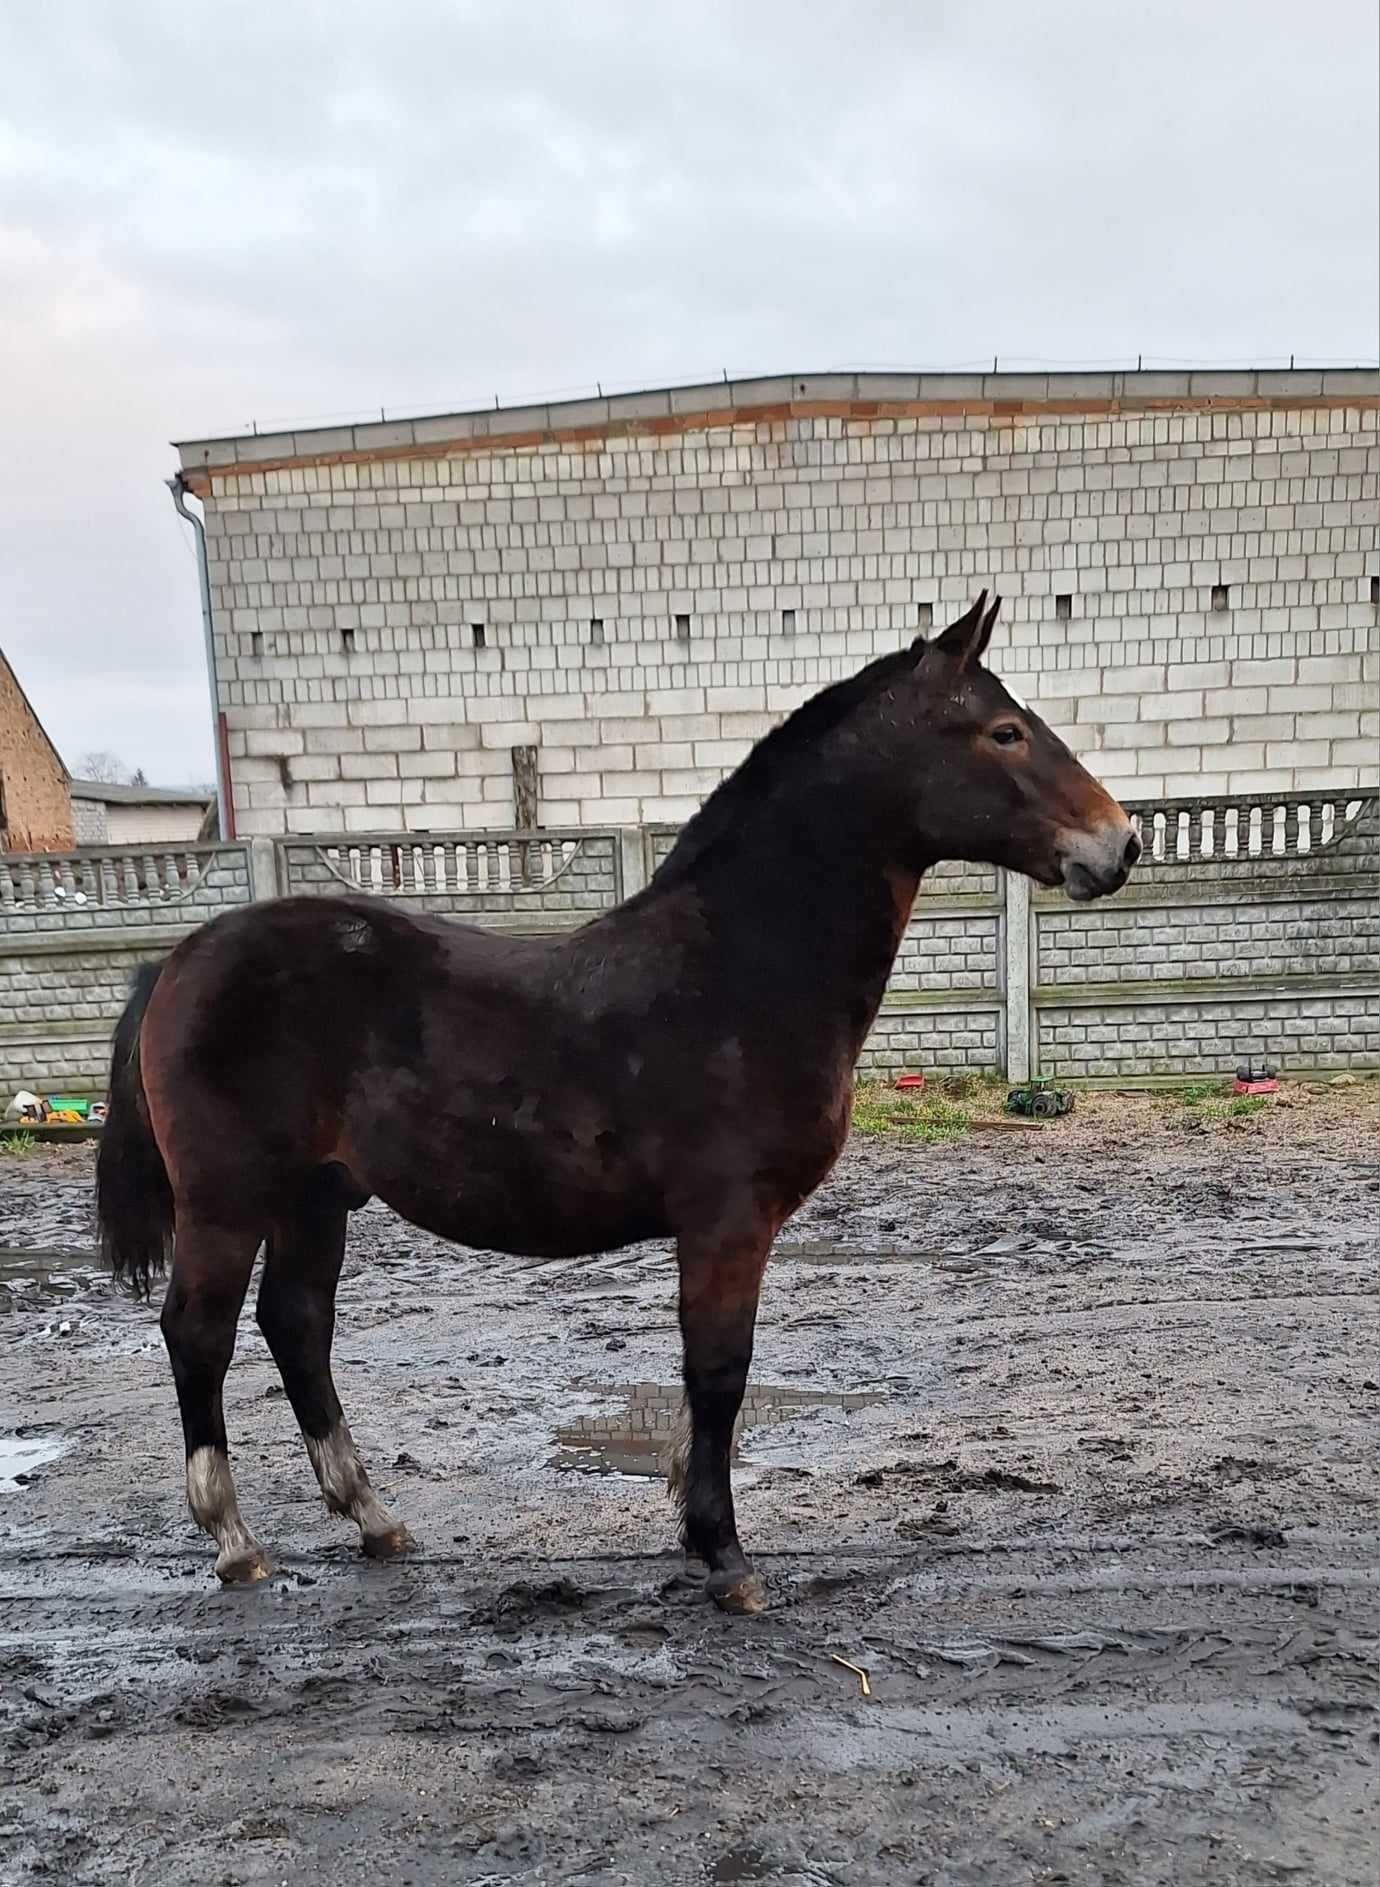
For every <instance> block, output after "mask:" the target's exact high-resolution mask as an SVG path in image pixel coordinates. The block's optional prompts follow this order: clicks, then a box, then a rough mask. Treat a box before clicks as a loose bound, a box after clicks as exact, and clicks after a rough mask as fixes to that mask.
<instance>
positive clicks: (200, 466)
mask: <svg viewBox="0 0 1380 1887" xmlns="http://www.w3.org/2000/svg"><path fill="white" fill-rule="evenodd" d="M1357 402H1360V403H1362V404H1365V405H1371V404H1380V368H1375V367H1345V368H1343V367H1332V368H1283V369H1274V368H1264V367H1252V368H1242V369H1221V368H1212V369H1201V370H1198V369H1190V370H1188V371H1184V372H1172V373H1171V372H1163V371H1160V370H1149V369H1147V370H1145V371H1128V372H1123V373H1075V372H1055V373H985V374H982V373H977V374H972V373H910V374H898V373H815V374H810V373H804V374H779V375H773V376H770V377H765V378H754V379H747V380H727V379H725V380H719V381H702V382H699V383H697V384H695V385H690V386H675V387H656V388H648V389H647V390H645V391H643V392H638V393H617V394H608V395H605V396H602V397H599V398H596V399H592V400H591V399H575V400H555V401H542V402H537V403H534V404H530V405H523V406H505V407H492V408H484V409H481V408H470V409H467V410H465V411H458V412H452V413H431V414H424V415H419V416H417V417H415V418H411V419H383V418H380V419H376V420H369V421H365V422H362V423H360V424H358V425H347V426H313V427H306V428H299V429H296V430H292V431H279V432H265V433H258V432H251V433H244V434H233V435H225V436H221V437H218V438H205V439H187V440H178V441H174V446H175V449H176V451H177V452H178V454H179V457H180V460H181V464H182V469H183V471H184V472H188V473H195V472H202V473H206V472H230V471H234V470H237V469H241V468H243V469H246V470H250V471H254V470H264V469H267V468H268V467H269V466H279V465H283V464H289V463H303V462H307V463H319V462H322V461H326V462H337V461H341V460H347V459H357V458H376V457H386V458H399V457H406V456H409V455H412V454H419V455H422V456H437V455H439V454H440V453H441V452H442V451H443V450H444V449H446V448H450V447H454V448H455V449H457V450H461V451H465V450H469V451H474V450H490V451H492V450H495V449H498V450H503V449H504V448H508V449H516V448H518V447H524V448H526V447H530V446H531V445H532V444H533V443H534V442H541V443H551V442H556V441H559V440H561V439H580V438H583V439H588V438H594V437H598V436H599V435H601V434H605V433H614V432H626V431H637V430H646V431H649V432H663V431H683V430H688V429H689V428H691V427H698V426H704V425H731V424H733V423H734V422H735V420H737V421H744V420H748V419H759V418H761V417H762V415H763V414H764V413H769V414H771V415H772V416H778V415H784V416H787V417H790V416H807V415H809V414H813V413H816V412H818V411H819V410H821V409H824V410H827V411H828V412H830V413H838V414H840V415H842V416H845V417H858V418H876V417H886V416H890V415H893V414H900V413H908V412H913V411H919V412H925V413H939V414H944V413H954V414H961V413H964V412H973V413H986V414H989V415H994V416H996V417H998V418H1011V419H1015V418H1020V417H1023V416H1026V415H1037V414H1039V413H1041V412H1048V413H1050V414H1059V413H1068V414H1070V415H1072V414H1076V413H1080V412H1093V413H1101V412H1126V411H1130V410H1137V411H1143V410H1147V409H1148V410H1161V409H1174V408H1183V407H1202V406H1208V407H1214V408H1218V407H1221V408H1230V407H1232V406H1238V405H1240V406H1260V405H1270V406H1300V405H1303V406H1316V405H1337V404H1356V403H1357Z"/></svg>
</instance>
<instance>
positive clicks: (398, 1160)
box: [144, 898, 659, 1252]
mask: <svg viewBox="0 0 1380 1887" xmlns="http://www.w3.org/2000/svg"><path fill="white" fill-rule="evenodd" d="M569 942H570V940H569V939H564V940H562V939H543V938H520V937H512V936H504V935H497V934H494V933H492V932H485V931H481V930H478V929H475V928H474V927H472V926H469V925H464V924H459V923H455V922H452V921H449V920H445V919H436V918H432V917H418V916H414V915H413V914H411V913H409V912H405V911H400V910H397V909H395V908H391V907H388V906H385V905H379V904H375V903H372V902H370V901H367V900H364V899H352V898H341V899H330V898H320V899H315V898H313V899H290V900H283V901H280V902H278V903H274V904H268V905H264V906H256V907H252V908H251V909H248V910H245V911H240V912H234V913H230V914H227V915H226V916H225V917H224V918H221V919H217V920H216V921H214V922H213V923H211V924H209V925H207V926H205V927H204V928H203V930H201V931H200V932H198V933H196V935H195V936H194V937H192V938H190V939H188V940H187V942H186V943H184V944H183V945H181V946H180V947H179V949H178V950H177V951H176V952H174V954H173V956H172V957H170V958H169V959H168V962H167V965H166V966H165V969H164V972H163V975H162V976H161V977H160V979H159V986H158V988H157V989H156V990H155V993H154V998H153V1000H152V1001H151V1003H150V1009H149V1013H148V1015H147V1016H146V1018H145V1024H144V1030H145V1040H144V1080H145V1090H146V1094H147V1096H148V1101H149V1106H150V1111H151V1115H152V1117H153V1120H154V1125H155V1132H156V1134H157V1137H158V1139H159V1142H160V1145H161V1146H162V1147H163V1150H164V1155H165V1158H166V1159H167V1161H168V1165H169V1170H170V1171H171V1172H173V1174H174V1176H175V1180H176V1175H177V1174H178V1173H182V1174H185V1175H188V1176H192V1175H194V1176H195V1184H196V1185H197V1187H198V1189H199V1190H201V1191H203V1192H205V1191H208V1190H209V1191H210V1192H213V1193H214V1194H216V1195H217V1196H218V1197H225V1198H231V1197H234V1198H239V1197H242V1196H243V1190H244V1189H245V1188H248V1189H249V1191H250V1193H251V1194H252V1196H253V1198H254V1201H255V1205H254V1209H255V1210H256V1211H258V1212H260V1213H262V1212H270V1213H271V1212H272V1211H274V1210H276V1209H277V1202H279V1201H280V1200H281V1199H282V1198H283V1197H285V1196H287V1195H290V1194H291V1192H292V1190H293V1188H294V1187H297V1186H300V1185H301V1184H302V1183H303V1181H304V1180H305V1179H307V1178H308V1177H309V1176H311V1175H314V1174H318V1173H320V1172H321V1170H322V1169H325V1168H330V1169H333V1170H335V1171H336V1172H338V1173H340V1174H343V1175H344V1176H346V1179H345V1187H346V1193H347V1196H351V1197H353V1198H355V1199H360V1198H363V1197H365V1196H368V1195H371V1194H377V1195H378V1196H379V1197H381V1198H383V1199H384V1200H386V1201H387V1202H388V1203H389V1204H391V1205H393V1206H394V1207H395V1208H396V1209H397V1210H398V1211H399V1212H401V1213H402V1214H403V1216H405V1217H407V1218H409V1219H411V1220H413V1221H414V1222H417V1223H420V1224H423V1225H427V1226H429V1227H431V1228H432V1229H434V1230H436V1231H439V1232H442V1233H443V1234H445V1235H447V1236H449V1237H453V1238H457V1239H460V1240H462V1241H463V1242H465V1243H469V1244H493V1245H504V1246H506V1247H508V1248H510V1249H518V1250H524V1251H533V1252H539V1251H548V1250H555V1249H557V1248H561V1249H565V1248H570V1249H582V1250H597V1249H600V1248H601V1247H603V1246H605V1245H609V1244H616V1243H622V1242H626V1240H627V1239H628V1238H631V1237H635V1236H644V1235H646V1234H647V1233H648V1232H649V1231H651V1230H654V1229H657V1226H658V1224H659V1219H658V1214H657V1207H656V1201H655V1198H654V1197H653V1193H654V1188H652V1187H651V1186H650V1184H649V1181H648V1177H647V1174H648V1159H647V1144H646V1138H645V1135H644V1134H643V1133H642V1132H641V1131H640V1130H638V1129H637V1128H635V1127H633V1126H631V1125H630V1124H629V1109H628V1107H627V1105H626V1099H625V1097H623V1096H622V1093H621V1090H622V1086H623V1085H624V1082H623V1079H622V1077H625V1076H627V1070H626V1069H624V1068H622V1067H621V1060H620V1055H619V1050H618V1044H617V1040H616V1037H617V1035H618V1033H619V1031H618V1030H617V1028H616V1027H614V1028H613V1031H612V1036H610V1033H609V1031H608V1030H601V1028H600V1024H599V1020H598V1012H599V1011H600V1009H601V1007H602V1005H601V1002H600V999H599V998H598V997H597V996H593V997H591V996H590V995H589V993H588V984H589V978H588V977H587V976H586V975H585V974H584V972H583V971H582V970H581V968H580V966H579V962H578V958H577V960H576V961H575V963H574V964H573V965H572V963H571V961H570V959H571V957H572V952H571V950H570V947H569ZM601 1050H602V1052H601Z"/></svg>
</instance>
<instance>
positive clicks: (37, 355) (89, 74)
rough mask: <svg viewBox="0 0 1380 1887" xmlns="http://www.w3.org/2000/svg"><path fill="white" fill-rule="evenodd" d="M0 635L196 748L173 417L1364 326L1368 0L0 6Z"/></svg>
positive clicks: (1076, 352)
mask: <svg viewBox="0 0 1380 1887" xmlns="http://www.w3.org/2000/svg"><path fill="white" fill-rule="evenodd" d="M0 72H2V73H3V74H4V82H3V85H2V86H0V401H2V402H3V405H2V407H0V410H2V411H3V417H4V429H3V439H0V646H2V647H4V649H5V650H6V652H7V653H8V655H9V656H10V659H11V661H12V662H13V663H14V666H15V668H16V669H17V671H18V673H19V675H20V677H21V679H22V680H23V682H24V684H25V686H26V687H27V689H28V691H29V693H30V695H31V696H32V698H33V700H34V702H35V704H36V705H37V707H38V709H39V712H40V714H41V715H42V716H43V718H44V720H45V722H46V724H47V727H48V729H49V732H50V733H51V734H52V735H53V737H54V739H55V740H56V742H57V744H58V746H59V747H60V748H61V750H62V752H63V754H64V756H65V757H66V758H67V759H68V762H69V764H74V763H75V762H76V760H77V759H78V758H79V757H80V755H81V754H82V753H83V752H85V751H86V750H88V749H91V748H110V749H114V750H115V751H117V752H118V753H119V754H121V755H122V756H123V757H124V758H125V760H126V761H127V762H128V764H129V765H130V766H143V767H144V768H145V769H146V770H147V772H148V774H149V776H150V778H152V779H154V780H155V781H161V782H169V783H180V782H182V781H184V780H188V779H206V778H209V777H210V776H211V771H212V769H211V759H210V752H211V748H210V738H209V732H208V710H207V703H206V692H205V681H204V676H203V670H202V661H201V631H200V618H199V612H198V603H197V590H196V570H195V563H194V559H193V551H192V543H191V534H190V531H189V530H188V528H187V527H186V526H185V525H184V524H182V523H181V522H180V521H179V520H178V519H177V517H176V516H175V514H174V512H173V510H172V505H171V502H170V500H169V498H168V495H167V493H166V491H165V489H164V486H163V483H162V481H163V479H164V478H166V477H167V476H168V475H169V474H170V473H171V471H172V470H173V469H174V464H175V460H174V455H173V454H172V452H171V451H170V450H169V447H168V444H167V441H168V440H169V439H173V438H178V437H184V438H185V437H195V436H197V435H200V434H205V433H214V432H218V431H223V430H231V429H236V428H239V427H241V426H245V425H247V424H248V422H249V421H250V420H251V419H257V420H258V422H259V424H260V426H267V425H271V424H273V423H275V422H281V421H283V420H292V421H301V420H303V419H307V418H316V417H319V418H321V419H323V420H325V419H328V418H332V417H336V416H342V415H356V414H361V413H364V412H367V411H370V410H374V411H376V410H377V409H378V407H379V406H380V405H384V406H387V407H388V408H390V409H393V408H403V409H409V410H423V409H427V408H431V409H436V410H445V409H446V408H449V407H455V406H461V405H466V404H469V403H472V402H474V401H478V402H480V403H485V402H487V401H488V400H490V399H491V398H492V397H493V395H494V394H495V393H497V394H499V395H501V396H502V397H503V398H504V399H505V400H517V399H521V398H523V397H531V396H537V395H544V394H551V393H555V392H558V391H563V390H570V391H582V390H584V389H585V388H586V387H588V386H591V385H592V383H593V382H594V381H596V380H602V381H603V382H604V384H605V386H606V387H608V386H611V385H615V386H635V385H648V384H656V383H658V382H660V381H663V380H667V379H687V378H692V377H698V376H700V375H711V376H717V375H718V374H719V372H720V371H721V370H722V369H724V368H727V369H728V370H729V371H730V372H732V373H747V372H761V371H772V370H778V369H779V370H787V371H789V370H792V369H796V370H799V369H804V368H816V369H819V368H827V367H865V366H902V367H918V366H949V365H959V364H963V363H968V362H975V361H978V360H983V359H988V360H990V358H991V357H992V355H993V354H999V355H1001V356H1002V358H1003V360H1010V361H1012V362H1015V361H1017V360H1018V359H1019V360H1027V361H1038V362H1039V363H1041V364H1046V363H1048V364H1055V363H1059V364H1063V363H1068V364H1084V363H1116V364H1124V363H1125V362H1126V361H1127V360H1128V358H1129V359H1130V360H1134V357H1135V355H1136V354H1137V353H1144V354H1145V355H1146V356H1147V357H1154V358H1156V359H1166V360H1174V361H1204V362H1218V361H1238V360H1246V361H1253V360H1266V361H1269V360H1280V359H1287V357H1288V355H1289V354H1290V353H1291V352H1293V353H1296V354H1298V356H1299V357H1300V358H1301V359H1302V358H1305V357H1306V358H1308V359H1325V360H1332V361H1337V362H1346V363H1350V362H1353V361H1357V360H1360V361H1369V360H1373V359H1374V358H1375V354H1376V349H1377V333H1376V330H1377V295H1378V293H1380V291H1378V289H1377V217H1378V212H1377V9H1376V6H1375V0H1310V3H1309V4H1308V5H1306V6H1300V5H1298V4H1297V3H1296V0H1290V3H1289V4H1282V3H1278V0H1212V3H1211V4H1204V3H1203V0H1148V3H1146V4H1135V3H1134V0H1116V4H1110V3H1109V0H1041V3H1040V4H1031V0H953V3H952V4H941V0H895V3H894V4H869V3H868V0H851V4H833V3H832V0H830V4H811V3H810V0H780V3H779V4H778V0H734V3H733V4H725V5H722V6H720V5H713V4H708V3H707V0H700V3H699V4H673V3H671V0H630V3H629V4H626V5H624V4H602V3H601V0H580V4H578V5H572V4H566V3H561V4H556V3H554V0H553V4H550V5H524V4H520V0H485V3H483V4H480V3H476V4H463V3H461V0H393V4H390V5H386V6H385V5H381V4H379V0H362V3H361V0H329V4H309V3H308V0H273V4H271V5H270V4H263V3H262V0H235V4H234V5H231V6H223V7H206V6H198V5H194V4H192V3H191V0H182V4H180V5H171V4H169V5H164V4H161V0H120V4H119V5H111V4H109V0H85V3H83V0H0Z"/></svg>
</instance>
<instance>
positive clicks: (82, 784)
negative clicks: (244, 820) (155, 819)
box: [72, 780, 215, 806]
mask: <svg viewBox="0 0 1380 1887" xmlns="http://www.w3.org/2000/svg"><path fill="white" fill-rule="evenodd" d="M72 797H73V799H95V800H101V801H103V802H104V803H105V805H107V806H205V805H206V803H207V802H208V800H211V799H213V798H214V797H215V795H214V794H213V793H204V792H202V791H201V789H200V788H199V787H195V786H122V785H117V784H114V783H110V782H107V781H105V780H73V781H72Z"/></svg>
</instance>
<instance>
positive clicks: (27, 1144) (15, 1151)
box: [0, 1134, 38, 1160]
mask: <svg viewBox="0 0 1380 1887" xmlns="http://www.w3.org/2000/svg"><path fill="white" fill-rule="evenodd" d="M37 1152H38V1142H37V1140H35V1139H34V1137H33V1135H32V1134H6V1135H5V1136H4V1138H3V1139H0V1154H4V1155H6V1156H8V1157H9V1158H10V1159H12V1160H26V1159H28V1157H29V1155H30V1154H31V1153H37Z"/></svg>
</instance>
